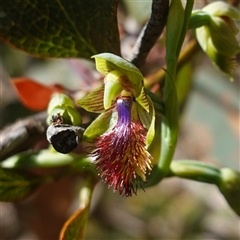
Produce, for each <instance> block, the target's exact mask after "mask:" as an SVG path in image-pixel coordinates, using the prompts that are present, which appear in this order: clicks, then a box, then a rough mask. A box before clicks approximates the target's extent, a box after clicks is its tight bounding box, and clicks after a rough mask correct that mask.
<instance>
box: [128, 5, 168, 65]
mask: <svg viewBox="0 0 240 240" xmlns="http://www.w3.org/2000/svg"><path fill="white" fill-rule="evenodd" d="M168 9H169V0H153V2H152V13H151V17H150V19H149V21H148V23H147V24H146V25H145V27H144V28H143V30H142V32H141V34H140V36H139V38H138V40H137V42H136V44H135V46H134V48H133V56H132V57H131V59H130V60H131V62H132V63H133V64H134V65H136V66H137V67H138V68H140V67H141V66H143V65H144V63H145V60H146V58H147V55H148V53H149V51H150V50H151V48H152V47H153V45H154V44H155V42H156V41H157V39H158V38H159V36H160V35H161V33H162V31H163V29H164V27H165V25H166V22H167V14H168Z"/></svg>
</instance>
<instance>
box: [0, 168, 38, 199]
mask: <svg viewBox="0 0 240 240" xmlns="http://www.w3.org/2000/svg"><path fill="white" fill-rule="evenodd" d="M39 183H40V182H39V179H36V178H35V177H34V176H31V175H27V174H25V173H24V174H23V173H21V174H20V173H17V172H16V170H12V169H11V170H10V169H2V168H0V201H4V202H8V201H9V202H10V201H15V200H19V199H22V198H23V197H25V196H27V195H28V194H30V193H31V192H32V191H33V190H34V189H35V188H36V187H37V186H38V185H39Z"/></svg>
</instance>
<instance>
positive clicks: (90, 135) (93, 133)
mask: <svg viewBox="0 0 240 240" xmlns="http://www.w3.org/2000/svg"><path fill="white" fill-rule="evenodd" d="M117 118H118V117H117V112H112V111H106V112H104V113H102V114H100V115H99V116H98V117H97V118H96V119H95V120H94V121H93V122H92V123H91V124H90V125H89V126H88V128H87V129H86V130H85V132H84V134H83V141H93V140H94V139H96V138H97V137H99V136H100V135H102V134H104V133H105V132H107V131H109V130H111V129H112V128H113V127H114V126H115V125H116V124H117Z"/></svg>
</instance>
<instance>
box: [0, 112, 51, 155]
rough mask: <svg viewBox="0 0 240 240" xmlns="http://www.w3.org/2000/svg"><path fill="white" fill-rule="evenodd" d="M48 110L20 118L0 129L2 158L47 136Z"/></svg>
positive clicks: (0, 152)
mask: <svg viewBox="0 0 240 240" xmlns="http://www.w3.org/2000/svg"><path fill="white" fill-rule="evenodd" d="M46 117H47V113H46V112H41V113H38V114H36V115H34V116H29V117H27V118H25V119H21V120H18V121H17V122H15V123H14V124H11V125H9V126H6V127H5V128H3V129H2V130H1V131H0V160H3V159H5V158H7V157H9V156H12V155H13V154H15V153H17V152H20V151H23V150H26V149H28V148H30V147H32V146H34V144H35V143H36V142H38V141H39V139H44V138H46V136H45V132H46V129H47V124H46Z"/></svg>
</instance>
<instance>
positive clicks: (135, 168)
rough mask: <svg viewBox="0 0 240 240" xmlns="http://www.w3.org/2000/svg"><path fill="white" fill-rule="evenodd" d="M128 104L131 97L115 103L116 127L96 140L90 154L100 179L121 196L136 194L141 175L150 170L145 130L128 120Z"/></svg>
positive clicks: (139, 123)
mask: <svg viewBox="0 0 240 240" xmlns="http://www.w3.org/2000/svg"><path fill="white" fill-rule="evenodd" d="M132 102H133V99H132V98H131V97H130V98H129V97H128V98H125V97H122V98H119V99H118V100H117V103H116V108H117V112H118V122H117V125H116V126H115V127H114V128H113V129H112V130H111V131H109V132H107V133H105V134H103V135H101V136H100V137H99V138H98V139H97V140H96V144H95V145H96V150H95V151H94V152H93V156H95V157H96V158H95V161H94V162H95V163H96V166H97V168H96V169H97V170H99V169H100V177H101V178H102V179H103V181H104V182H106V183H107V184H108V186H109V187H112V186H113V188H114V192H115V191H117V190H118V191H119V193H120V194H122V193H123V194H124V195H125V196H131V195H132V192H133V193H135V194H136V193H137V184H138V182H139V180H140V179H139V177H140V178H141V179H142V180H143V181H144V182H146V176H145V175H146V173H147V172H148V171H151V169H152V167H151V159H152V156H151V155H150V154H149V153H148V151H147V150H146V147H145V145H146V135H147V129H146V128H145V127H143V125H142V124H141V122H140V121H138V120H132V119H131V107H132ZM134 182H135V183H136V185H135V186H134Z"/></svg>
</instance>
